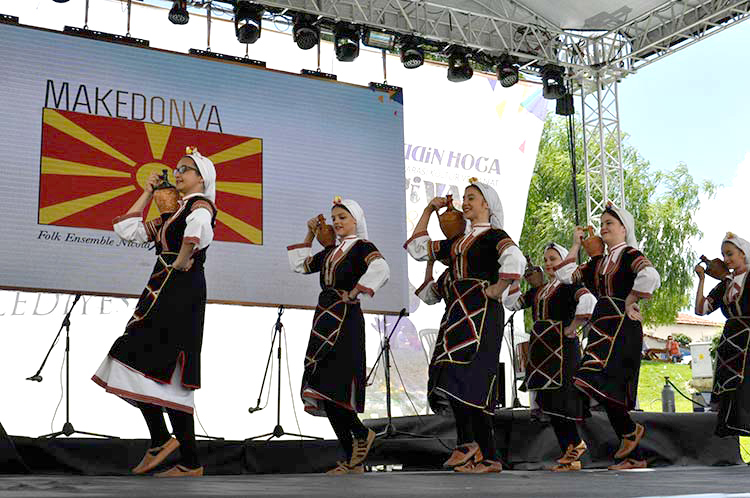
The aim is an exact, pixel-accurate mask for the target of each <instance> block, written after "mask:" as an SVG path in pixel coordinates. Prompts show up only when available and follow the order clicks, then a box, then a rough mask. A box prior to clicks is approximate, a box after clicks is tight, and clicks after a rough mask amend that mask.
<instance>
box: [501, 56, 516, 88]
mask: <svg viewBox="0 0 750 498" xmlns="http://www.w3.org/2000/svg"><path fill="white" fill-rule="evenodd" d="M497 81H499V82H500V84H501V85H502V86H503V88H510V87H512V86H513V85H515V84H516V83H518V67H516V65H515V64H513V59H512V58H511V57H510V56H508V55H503V56H501V57H500V60H499V61H498V63H497Z"/></svg>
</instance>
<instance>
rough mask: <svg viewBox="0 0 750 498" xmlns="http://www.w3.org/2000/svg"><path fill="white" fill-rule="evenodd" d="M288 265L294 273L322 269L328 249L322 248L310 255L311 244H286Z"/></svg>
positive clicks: (306, 272) (314, 271) (305, 272)
mask: <svg viewBox="0 0 750 498" xmlns="http://www.w3.org/2000/svg"><path fill="white" fill-rule="evenodd" d="M286 251H287V256H288V257H289V267H290V268H291V269H292V271H293V272H295V273H304V274H308V273H316V272H319V271H320V270H322V269H323V262H324V261H325V258H326V255H327V254H328V252H329V251H328V249H323V250H322V251H320V252H319V253H317V254H315V255H314V256H312V255H311V254H312V244H294V245H291V246H287V248H286Z"/></svg>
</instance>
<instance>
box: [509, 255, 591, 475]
mask: <svg viewBox="0 0 750 498" xmlns="http://www.w3.org/2000/svg"><path fill="white" fill-rule="evenodd" d="M543 256H544V273H546V274H547V276H548V277H549V280H548V281H547V283H543V280H542V278H543V277H542V274H541V272H539V271H533V270H532V269H531V268H528V269H527V274H526V278H527V281H529V283H530V284H532V287H531V288H530V289H529V290H528V291H527V292H525V293H521V289H520V287H519V286H518V285H517V284H513V285H512V286H511V287H510V288H509V290H508V293H507V294H506V295H505V296H504V297H503V303H504V304H505V307H506V308H508V309H510V310H513V311H518V310H521V309H524V308H529V307H530V308H532V312H533V317H534V326H533V328H532V331H531V340H530V341H529V356H528V362H527V365H526V380H525V385H526V388H527V389H529V390H530V391H534V392H536V394H537V396H536V401H537V403H538V404H539V406H540V407H541V410H542V411H543V412H544V413H546V414H547V415H549V416H550V420H551V423H552V428H553V429H554V431H555V435H556V436H557V442H558V443H559V444H560V449H561V450H562V452H563V455H562V456H561V457H560V458H559V459H558V465H555V466H554V467H552V469H551V470H553V471H555V472H566V471H571V470H580V469H581V456H582V455H583V454H584V453H585V452H586V449H587V448H586V443H585V442H584V441H583V439H581V436H580V435H579V434H578V428H577V427H576V422H580V421H582V420H583V419H584V418H587V417H589V416H591V413H590V412H589V403H588V398H587V397H586V396H585V395H584V394H583V393H582V392H581V391H580V390H578V389H577V388H576V387H575V386H574V385H573V375H574V374H575V372H576V369H577V368H578V363H579V361H580V359H581V353H580V344H579V342H578V334H577V331H578V328H579V327H580V326H581V325H582V324H583V323H584V322H586V321H588V320H589V318H591V313H592V312H593V310H594V306H595V305H596V298H595V297H594V296H593V295H592V294H591V292H589V290H588V289H586V287H584V286H583V285H581V284H563V283H562V282H560V281H559V280H558V279H557V278H556V277H555V270H554V268H555V267H556V266H557V265H559V264H560V263H562V261H563V260H564V259H565V258H567V256H568V250H567V249H565V248H564V247H562V246H560V245H558V244H555V243H551V244H548V245H547V246H546V247H545V249H544V255H543ZM530 270H531V271H530ZM535 280H536V281H535ZM534 285H536V286H534Z"/></svg>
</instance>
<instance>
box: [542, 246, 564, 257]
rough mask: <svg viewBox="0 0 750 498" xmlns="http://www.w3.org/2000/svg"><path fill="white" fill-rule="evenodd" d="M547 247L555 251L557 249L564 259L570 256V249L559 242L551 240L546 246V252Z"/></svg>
mask: <svg viewBox="0 0 750 498" xmlns="http://www.w3.org/2000/svg"><path fill="white" fill-rule="evenodd" d="M547 249H554V250H555V251H557V252H558V253H560V259H562V260H565V258H567V257H568V250H567V249H565V248H564V247H563V246H561V245H560V244H557V243H555V242H550V243H549V244H547V245H546V246H544V252H546V251H547ZM544 252H542V256H544Z"/></svg>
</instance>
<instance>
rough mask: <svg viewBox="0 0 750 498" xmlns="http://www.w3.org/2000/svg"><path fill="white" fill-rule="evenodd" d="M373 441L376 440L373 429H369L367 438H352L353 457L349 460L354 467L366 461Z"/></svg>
mask: <svg viewBox="0 0 750 498" xmlns="http://www.w3.org/2000/svg"><path fill="white" fill-rule="evenodd" d="M373 441H375V432H374V431H373V430H372V429H367V437H366V438H365V439H357V438H354V439H352V458H351V459H350V460H349V466H350V467H354V466H356V465H359V464H361V463H362V462H364V461H365V458H367V455H368V453H370V448H372V443H373Z"/></svg>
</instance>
